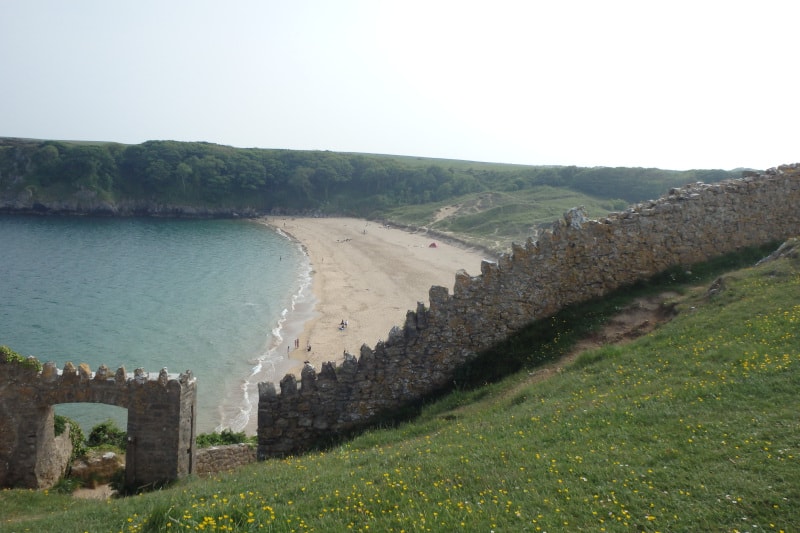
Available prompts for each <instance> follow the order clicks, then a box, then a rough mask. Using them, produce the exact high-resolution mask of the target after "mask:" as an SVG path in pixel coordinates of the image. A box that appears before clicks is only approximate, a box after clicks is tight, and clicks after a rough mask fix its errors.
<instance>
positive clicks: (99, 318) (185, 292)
mask: <svg viewBox="0 0 800 533" xmlns="http://www.w3.org/2000/svg"><path fill="white" fill-rule="evenodd" d="M276 226H278V225H274V226H270V225H266V224H263V223H259V222H258V221H253V220H185V219H156V218H94V217H57V216H41V217H39V216H17V215H0V345H6V346H8V347H10V348H11V349H12V350H14V351H15V352H17V353H19V354H21V355H23V356H28V355H33V356H35V357H36V358H38V359H39V360H40V361H41V362H46V361H53V362H55V363H56V365H57V366H58V368H59V369H63V368H64V365H65V364H66V363H67V362H72V363H73V364H74V365H75V366H77V365H78V364H80V363H87V364H89V366H90V367H91V369H92V371H95V370H96V369H97V368H98V367H99V366H100V365H101V364H104V365H106V366H108V367H109V368H110V369H111V371H112V372H116V370H117V369H118V368H119V367H124V368H125V370H126V371H127V372H128V373H132V372H133V371H134V369H136V368H143V369H144V370H145V371H148V372H150V373H154V374H158V372H159V371H160V370H161V369H162V368H165V367H166V368H167V371H168V372H169V373H171V374H178V373H180V372H184V371H186V370H191V372H192V373H193V374H194V376H195V378H196V379H197V404H198V410H197V413H198V414H197V421H196V422H197V431H198V433H208V432H212V431H221V430H223V429H230V430H232V431H237V432H238V431H245V432H247V433H248V434H254V433H255V428H256V421H257V412H258V383H259V382H261V381H273V382H277V381H280V379H281V378H282V377H283V376H284V374H285V373H287V372H294V373H298V370H299V368H297V362H296V361H293V360H289V358H288V356H287V351H288V350H287V346H290V345H293V343H294V338H296V337H298V336H299V333H300V331H301V330H302V326H303V323H304V322H305V321H306V320H308V319H309V318H311V316H312V314H313V306H314V301H313V296H312V294H311V287H310V284H311V270H310V265H309V262H308V258H307V256H306V255H305V253H304V252H303V249H302V247H301V245H300V244H299V243H297V242H295V241H293V240H291V239H290V238H289V237H288V236H287V235H285V234H283V233H282V232H281V231H280V229H279V227H276ZM56 413H58V414H62V415H65V416H68V417H70V418H72V419H73V420H76V421H77V422H78V423H79V424H80V425H81V427H82V429H83V430H84V432H88V431H89V430H90V429H91V428H92V427H94V426H95V425H96V424H98V423H101V422H105V421H107V420H112V421H114V422H115V423H117V425H118V426H119V427H120V428H122V429H124V428H125V427H126V425H127V411H126V410H125V409H123V408H119V407H113V406H106V405H101V404H66V405H59V406H57V407H56Z"/></svg>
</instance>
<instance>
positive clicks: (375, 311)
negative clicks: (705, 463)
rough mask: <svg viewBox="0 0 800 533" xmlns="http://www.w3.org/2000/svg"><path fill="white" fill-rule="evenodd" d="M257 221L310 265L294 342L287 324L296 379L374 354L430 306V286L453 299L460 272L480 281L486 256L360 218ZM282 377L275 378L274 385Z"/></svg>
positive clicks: (304, 218)
mask: <svg viewBox="0 0 800 533" xmlns="http://www.w3.org/2000/svg"><path fill="white" fill-rule="evenodd" d="M259 221H260V222H262V223H264V224H267V225H270V226H272V227H273V228H275V229H276V230H278V231H280V232H283V233H284V234H286V235H287V236H288V237H289V238H291V239H292V240H294V241H295V242H297V243H299V245H300V246H301V248H302V250H303V252H304V253H305V254H306V256H307V258H308V261H309V264H310V274H311V296H310V297H311V299H312V300H313V302H312V310H311V314H310V316H309V317H308V318H307V319H306V320H305V322H304V323H303V325H302V331H301V332H300V333H299V334H296V335H295V336H294V338H291V336H290V330H292V331H297V328H296V327H295V328H292V327H290V324H289V322H288V320H287V323H286V324H285V331H286V336H285V337H284V338H283V344H284V345H286V346H287V359H288V361H293V362H294V363H295V364H296V365H297V373H295V375H296V376H299V370H300V369H301V368H302V364H303V363H304V362H306V361H307V362H309V363H310V364H312V365H313V366H314V367H315V368H316V369H317V371H319V370H320V369H321V367H322V364H323V363H325V362H328V361H330V362H333V363H334V364H336V365H338V364H341V362H342V361H343V359H344V353H345V352H347V353H350V354H352V355H355V356H356V357H358V356H359V354H360V349H361V346H362V345H364V344H366V345H367V346H369V347H370V348H374V346H375V345H376V344H377V343H378V341H380V340H383V339H385V338H386V337H387V336H388V334H389V331H390V330H391V328H392V327H394V326H401V327H402V325H403V324H404V323H405V317H406V313H407V312H408V311H409V310H415V309H416V307H417V302H423V303H424V304H426V305H427V304H428V291H429V290H430V288H431V287H432V286H434V285H440V286H444V287H447V288H448V291H449V292H450V293H452V290H453V286H454V284H455V275H456V272H457V271H458V270H460V269H463V270H466V271H467V272H468V273H469V274H470V275H472V276H474V275H477V274H479V273H480V264H481V262H482V261H483V259H484V257H485V254H484V252H483V251H480V250H473V249H467V248H464V247H461V246H456V245H453V244H451V243H449V242H445V241H441V240H439V239H438V237H433V236H430V235H427V234H426V233H424V232H410V231H408V230H406V229H400V228H394V227H389V226H383V225H381V224H379V223H375V222H371V221H367V220H363V219H356V218H345V217H331V218H312V217H288V216H287V217H269V218H262V219H259ZM433 244H435V246H433ZM287 318H288V317H287ZM342 321H345V322H346V324H347V326H346V327H344V328H342V327H341V323H342ZM309 348H310V349H309ZM290 373H291V372H290ZM282 378H283V375H281V376H280V377H278V376H276V385H277V382H278V381H280V379H282ZM249 425H250V424H248V426H249Z"/></svg>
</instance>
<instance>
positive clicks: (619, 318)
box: [525, 292, 678, 385]
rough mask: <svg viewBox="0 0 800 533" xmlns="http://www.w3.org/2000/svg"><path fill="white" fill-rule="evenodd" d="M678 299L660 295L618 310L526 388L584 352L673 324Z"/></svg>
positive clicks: (534, 374) (539, 371)
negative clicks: (671, 321) (666, 324)
mask: <svg viewBox="0 0 800 533" xmlns="http://www.w3.org/2000/svg"><path fill="white" fill-rule="evenodd" d="M677 297H678V294H677V293H675V292H663V293H660V294H657V295H653V296H645V297H642V298H637V299H636V300H634V301H633V302H632V303H631V304H630V305H628V306H627V307H625V308H623V309H620V311H619V312H618V313H617V314H615V315H614V316H613V317H611V319H610V320H609V321H608V322H607V323H606V324H605V325H604V326H603V327H602V328H600V329H599V330H598V331H595V332H593V333H592V334H591V335H590V336H588V337H586V338H584V339H582V340H580V341H578V343H577V344H576V345H575V347H574V348H573V349H572V350H571V351H570V352H569V353H568V354H567V355H565V356H564V357H562V358H560V359H559V360H558V361H554V362H553V363H551V364H548V365H545V366H543V367H541V368H537V369H536V370H534V371H533V372H531V379H530V380H528V381H527V382H526V383H525V385H527V384H530V383H535V382H538V381H542V380H544V379H547V378H549V377H551V376H552V375H553V374H556V373H558V372H561V371H562V370H563V369H564V367H566V366H567V365H569V364H571V363H572V362H573V361H575V359H577V358H578V356H579V355H580V354H582V353H583V352H585V351H586V350H592V349H594V348H600V347H601V346H606V345H609V344H625V343H627V342H630V341H632V340H633V339H636V338H638V337H641V336H643V335H646V334H648V333H650V332H651V331H653V330H654V329H656V328H657V327H658V326H660V325H662V324H665V323H666V322H669V321H670V320H672V318H673V317H674V316H675V315H676V314H677V311H676V310H675V306H674V305H672V304H670V302H671V301H672V300H674V299H675V298H677Z"/></svg>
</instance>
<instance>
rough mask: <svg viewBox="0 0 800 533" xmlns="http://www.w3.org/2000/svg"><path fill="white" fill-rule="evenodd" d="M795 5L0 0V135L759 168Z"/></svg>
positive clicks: (787, 142) (775, 118) (787, 73)
mask: <svg viewBox="0 0 800 533" xmlns="http://www.w3.org/2000/svg"><path fill="white" fill-rule="evenodd" d="M794 4H795V2H793V1H773V0H759V1H758V2H755V1H747V2H744V1H738V0H727V1H712V0H707V1H704V0H692V1H684V0H669V1H656V0H652V1H650V0H648V1H643V0H636V1H617V0H586V1H578V0H575V1H570V0H552V1H536V0H528V1H525V0H521V1H505V0H491V1H488V0H487V1H482V2H476V1H470V0H454V1H450V0H421V1H417V0H402V1H380V0H364V1H353V0H335V1H331V0H317V1H312V0H299V1H298V0H291V1H290V0H285V1H284V0H280V1H272V0H261V1H257V0H253V1H237V0H226V1H224V2H223V1H221V0H219V1H205V0H169V1H168V0H136V1H122V0H113V1H112V0H96V1H90V0H69V1H67V0H0V68H2V74H0V136H5V137H33V138H45V139H76V140H102V141H116V142H121V143H140V142H143V141H146V140H151V139H173V140H180V141H209V142H214V143H220V144H226V145H233V146H239V147H259V148H291V149H314V150H332V151H346V152H370V153H383V154H402V155H417V156H430V157H442V158H456V159H468V160H476V161H492V162H508V163H523V164H536V165H539V164H542V165H547V164H554V165H570V164H574V165H579V166H645V167H660V168H670V169H687V168H725V169H732V168H736V167H753V168H768V167H771V166H776V165H779V164H782V163H792V162H796V161H800V143H799V142H798V141H800V126H798V125H799V124H800V104H798V89H797V83H796V82H797V80H798V77H799V76H800V74H798V70H797V69H798V51H800V45H798V44H797V30H796V27H797V21H798V12H800V8H796V7H793V5H794Z"/></svg>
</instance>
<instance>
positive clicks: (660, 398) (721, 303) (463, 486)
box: [0, 261, 800, 532]
mask: <svg viewBox="0 0 800 533" xmlns="http://www.w3.org/2000/svg"><path fill="white" fill-rule="evenodd" d="M724 286H725V288H724V290H722V291H721V292H719V293H717V294H715V295H708V294H706V292H705V290H704V289H702V290H695V291H687V292H686V296H685V297H684V299H683V300H681V301H680V303H679V308H680V309H681V313H680V315H679V316H678V317H677V318H675V319H674V320H673V321H672V322H670V323H669V324H667V325H666V326H664V327H662V328H661V329H659V330H656V331H655V332H654V333H652V334H649V335H647V336H645V337H642V338H640V339H639V340H637V341H634V342H632V343H630V344H628V345H626V346H624V347H620V346H613V347H605V348H602V349H600V350H596V351H592V352H588V353H585V354H584V355H582V356H580V357H579V358H578V359H577V361H576V362H575V363H574V364H573V365H572V366H569V367H567V368H565V369H564V370H563V371H562V372H560V373H558V375H557V376H556V377H554V378H551V379H549V380H545V381H540V382H534V381H533V379H532V377H531V376H529V375H528V373H527V371H522V372H520V373H518V374H515V375H514V376H512V377H510V378H508V379H506V380H504V381H502V382H499V383H495V384H492V385H489V386H486V387H483V388H480V389H476V390H470V391H466V390H460V391H456V392H454V393H453V394H452V395H450V396H448V397H446V398H444V399H442V400H441V401H440V402H437V403H434V404H431V405H429V406H427V407H426V408H424V409H423V412H422V413H421V415H420V416H419V417H418V418H417V419H416V420H415V421H414V422H413V423H407V424H403V425H400V426H399V427H396V428H393V429H388V430H374V431H371V432H369V433H366V434H364V435H362V436H360V437H358V438H356V439H354V440H352V441H350V442H348V443H345V444H343V445H340V446H338V447H335V448H332V449H330V450H326V451H324V452H317V453H311V454H308V455H305V456H301V457H290V458H286V459H282V460H270V461H266V462H263V463H259V464H256V465H252V466H249V467H245V468H242V469H239V470H237V471H235V472H232V473H228V474H225V475H219V476H216V477H215V478H211V479H191V480H187V481H184V482H181V483H179V484H177V485H176V486H175V487H173V488H170V489H165V490H162V491H159V492H155V493H150V494H144V495H141V496H134V497H129V498H124V499H118V500H109V501H107V502H102V503H96V502H89V503H87V502H82V501H77V500H75V499H72V498H70V497H68V496H64V495H59V494H54V493H45V492H32V491H17V490H14V491H3V492H0V516H2V519H0V531H65V532H71V531H121V532H138V531H178V530H180V531H287V532H288V531H326V532H327V531H390V532H391V531H393V532H400V531H487V532H488V531H550V532H552V531H648V532H655V531H665V532H666V531H753V532H756V531H787V532H788V531H798V530H800V505H798V503H800V419H799V418H798V416H797V413H798V411H800V400H798V395H797V391H798V388H799V387H800V339H798V335H799V334H798V324H800V301H799V300H800V299H798V296H800V269H798V265H797V263H796V262H794V263H792V262H790V261H781V262H779V263H771V264H769V265H765V266H763V267H759V268H757V269H747V270H743V271H739V272H736V273H732V274H730V275H726V276H725V282H724Z"/></svg>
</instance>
